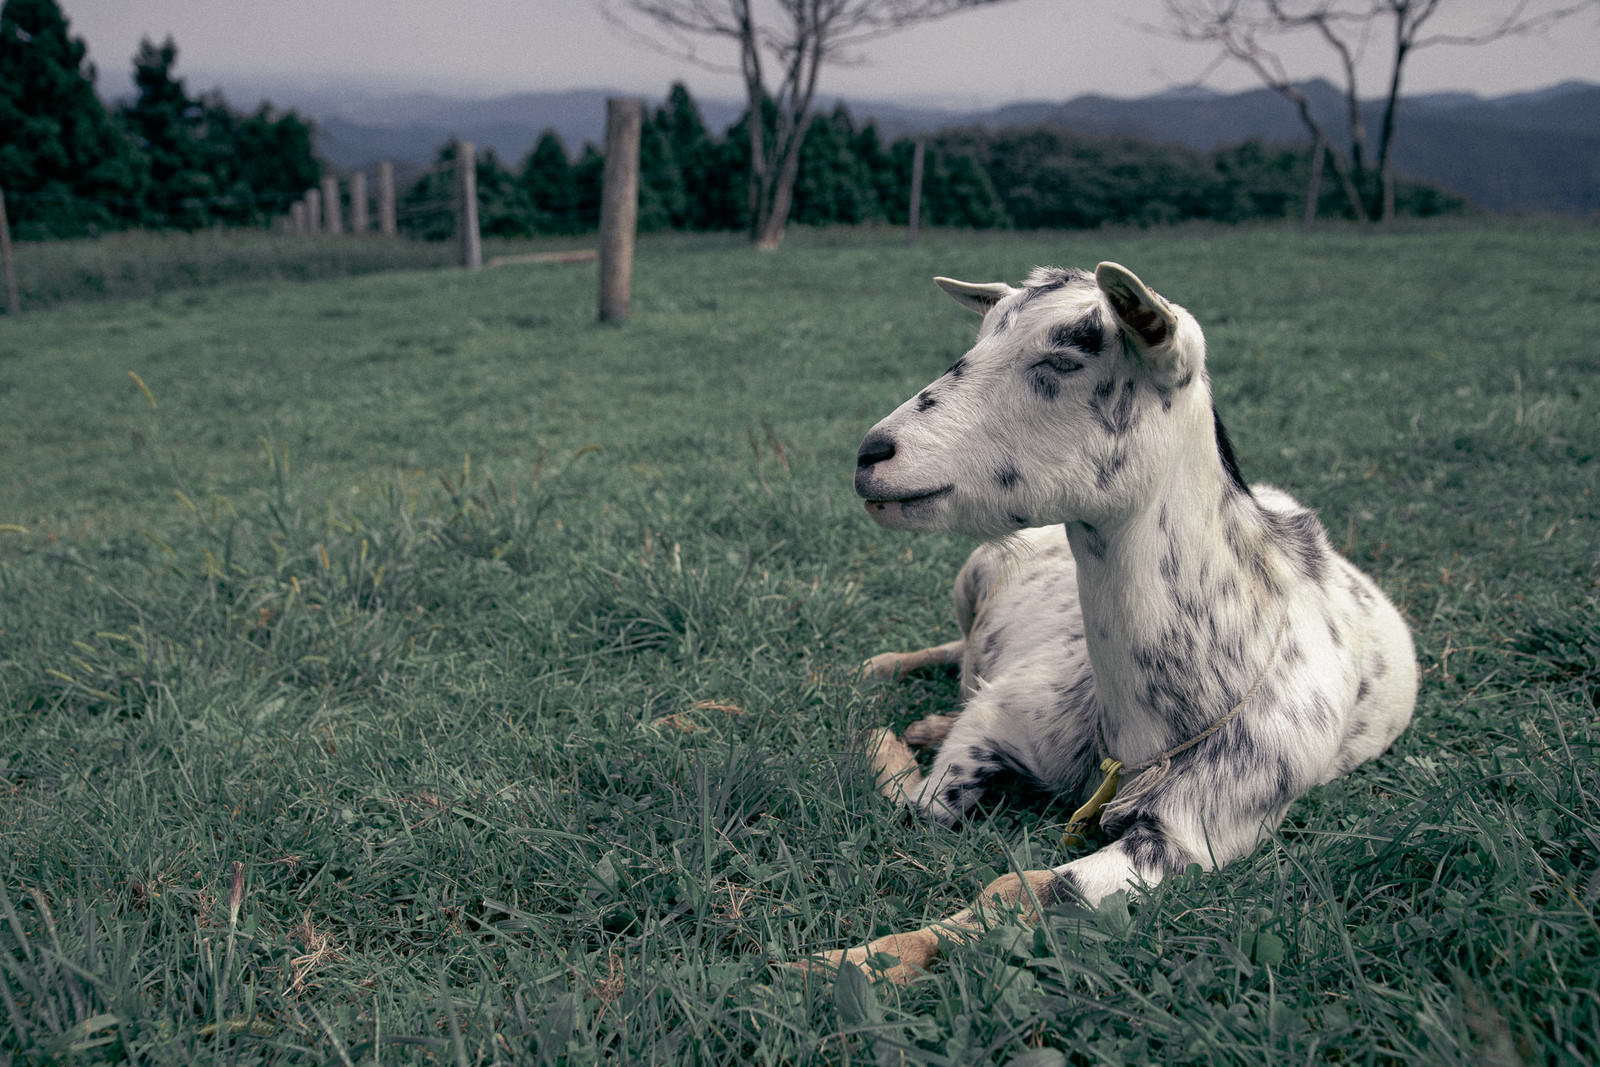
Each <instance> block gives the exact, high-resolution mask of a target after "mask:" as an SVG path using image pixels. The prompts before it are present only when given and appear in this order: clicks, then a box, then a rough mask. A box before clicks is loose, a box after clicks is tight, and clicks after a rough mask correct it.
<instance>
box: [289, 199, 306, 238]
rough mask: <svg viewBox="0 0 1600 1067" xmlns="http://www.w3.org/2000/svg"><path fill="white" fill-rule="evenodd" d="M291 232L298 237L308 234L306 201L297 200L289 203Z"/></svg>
mask: <svg viewBox="0 0 1600 1067" xmlns="http://www.w3.org/2000/svg"><path fill="white" fill-rule="evenodd" d="M289 232H290V233H292V234H294V235H295V236H297V237H304V236H305V234H306V202H305V201H304V200H296V201H295V202H294V203H292V204H290V205H289Z"/></svg>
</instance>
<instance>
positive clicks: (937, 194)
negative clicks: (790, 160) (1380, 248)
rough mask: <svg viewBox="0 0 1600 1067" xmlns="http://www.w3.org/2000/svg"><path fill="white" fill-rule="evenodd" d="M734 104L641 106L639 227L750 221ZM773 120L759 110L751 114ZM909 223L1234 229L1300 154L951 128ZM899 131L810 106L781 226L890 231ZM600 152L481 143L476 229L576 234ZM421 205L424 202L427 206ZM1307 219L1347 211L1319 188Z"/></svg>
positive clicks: (1410, 192) (1298, 196)
mask: <svg viewBox="0 0 1600 1067" xmlns="http://www.w3.org/2000/svg"><path fill="white" fill-rule="evenodd" d="M749 122H750V113H749V112H748V111H747V112H746V113H745V115H744V116H743V117H742V118H740V119H739V121H738V122H736V123H735V124H734V125H732V126H730V127H729V128H728V129H727V130H726V131H725V132H724V134H723V135H722V136H721V137H718V136H716V135H714V134H713V133H712V132H711V131H709V130H708V129H707V128H706V125H705V123H704V121H703V120H702V118H701V115H700V110H699V108H698V106H697V105H696V104H695V102H694V99H693V97H692V96H691V95H690V93H689V90H688V89H687V88H686V87H685V86H683V85H682V84H681V83H680V84H676V85H674V86H673V87H672V89H671V91H670V92H669V93H668V94H667V99H666V101H665V103H663V104H662V105H661V106H660V107H659V108H656V109H655V110H654V111H647V113H646V116H645V121H644V123H643V126H642V128H641V131H640V141H639V170H640V174H639V229H640V230H641V231H642V232H647V233H649V232H658V231H665V230H693V231H710V230H732V231H741V230H748V229H749V228H750V224H751V219H750V217H749V212H750V201H749V197H748V196H747V195H746V174H747V172H748V169H749V165H750V162H749V147H748V146H749V144H750V133H749ZM766 122H767V123H768V124H770V123H772V122H773V115H772V113H771V109H768V114H767V116H766ZM925 143H926V152H925V164H924V174H923V185H922V200H921V211H920V219H921V222H922V224H923V225H929V226H953V227H965V228H972V229H995V228H1001V229H1004V228H1016V229H1084V228H1094V227H1099V226H1112V225H1133V226H1156V225H1168V224H1172V223H1178V222H1188V221H1196V220H1209V221H1214V222H1220V223H1237V222H1245V221H1251V220H1262V219H1283V218H1288V217H1295V218H1298V217H1300V214H1301V212H1302V211H1303V209H1304V206H1305V200H1306V196H1307V192H1306V190H1307V187H1308V184H1309V180H1310V172H1311V167H1312V158H1311V153H1310V152H1308V151H1307V150H1305V149H1303V148H1293V147H1284V146H1273V145H1267V144H1263V143H1261V142H1258V141H1249V142H1245V143H1243V144H1239V145H1234V146H1231V147H1228V148H1223V149H1219V150H1217V151H1215V152H1209V153H1207V152H1197V151H1192V150H1190V149H1186V148H1183V147H1179V146H1173V145H1157V144H1152V143H1149V142H1146V141H1140V140H1136V139H1134V138H1106V137H1093V136H1087V135H1081V134H1075V133H1072V132H1070V131H1067V130H1062V129H1056V128H1053V127H1019V128H1010V129H1001V130H988V129H982V128H960V129H950V130H944V131H941V132H939V133H937V134H933V135H931V136H929V137H927V138H925ZM915 146H916V142H915V139H913V138H910V137H901V138H898V139H896V140H894V141H892V142H890V141H886V140H885V139H884V138H883V136H882V135H881V134H880V133H879V132H878V128H877V125H876V124H875V123H873V122H871V121H867V122H864V123H859V124H858V123H857V122H856V121H855V119H854V118H853V117H852V116H851V114H850V111H849V109H848V108H847V107H846V106H845V105H843V104H840V105H838V106H836V107H835V108H834V109H833V110H832V111H831V112H825V113H819V114H817V115H815V116H814V117H813V118H812V120H811V124H810V127H809V129H808V130H807V131H806V136H805V140H804V142H803V143H802V145H801V148H800V164H799V171H798V174H797V177H796V181H795V187H794V204H793V208H792V210H791V213H790V216H789V221H790V222H792V223H798V224H800V225H809V226H827V225H870V224H886V225H905V224H906V222H907V219H908V215H909V212H910V184H911V168H912V155H913V152H914V151H915ZM453 152H454V150H453V148H452V146H450V145H448V144H447V145H445V146H444V147H442V148H440V149H439V152H438V155H437V157H436V161H435V162H436V165H435V167H434V168H433V169H432V170H430V171H429V172H428V173H427V174H424V175H423V176H422V177H421V178H420V179H418V180H417V181H416V182H415V183H414V184H413V185H411V187H410V188H409V189H408V190H407V192H406V193H405V195H404V197H403V199H402V209H401V223H400V225H401V229H402V230H405V231H406V232H409V233H411V234H412V235H413V236H417V237H424V238H436V239H442V238H445V237H448V236H449V235H450V233H451V225H452V221H451V217H450V215H449V213H448V211H446V210H444V207H443V205H445V204H446V203H447V201H448V199H449V196H450V181H451V177H450V175H451V166H450V165H451V164H452V162H453V158H454V155H453ZM604 168H605V158H604V156H603V154H602V153H601V151H600V150H599V149H598V148H596V147H595V146H594V145H593V144H585V145H584V146H583V148H582V149H581V150H580V151H579V152H578V153H577V155H576V156H575V157H574V156H571V155H570V154H569V153H568V150H567V148H566V146H565V145H564V144H563V143H562V140H561V138H560V136H559V135H557V134H556V133H555V132H554V131H551V130H547V131H545V132H544V133H543V134H542V135H541V136H540V137H539V139H538V142H537V143H536V144H535V145H534V147H533V149H532V150H531V151H530V152H529V153H528V154H527V155H526V156H525V157H524V159H523V160H522V162H521V164H520V166H518V167H516V168H513V167H511V166H508V165H507V164H506V162H505V161H503V160H502V159H501V158H500V157H499V156H498V155H497V154H496V153H495V152H494V151H493V150H492V149H489V150H483V151H480V152H479V153H478V157H477V183H478V217H479V226H480V228H481V230H482V232H483V233H484V234H485V235H486V236H501V237H517V236H533V235H557V234H576V233H584V232H588V231H591V230H593V229H595V228H596V227H597V226H598V224H599V217H600V182H601V177H602V174H603V172H604ZM1396 189H1397V191H1396V210H1397V211H1398V212H1399V213H1400V214H1405V215H1413V216H1431V215H1442V214H1459V213H1462V212H1465V211H1467V210H1469V205H1468V204H1467V203H1466V202H1465V201H1464V200H1462V199H1461V198H1459V197H1456V196H1453V195H1451V194H1449V193H1447V192H1445V191H1443V190H1440V189H1438V188H1436V187H1432V186H1428V185H1422V184H1416V183H1409V182H1400V183H1398V184H1397V187H1396ZM430 206H437V207H438V210H429V208H430ZM1317 207H1318V214H1319V216H1321V217H1324V218H1349V217H1353V213H1352V211H1351V209H1350V205H1349V204H1348V203H1346V202H1345V200H1344V198H1343V195H1342V192H1341V190H1340V189H1339V188H1338V187H1336V186H1335V185H1334V184H1333V183H1331V182H1330V183H1328V184H1327V187H1326V188H1325V189H1323V190H1322V191H1321V195H1320V196H1319V203H1318V205H1317Z"/></svg>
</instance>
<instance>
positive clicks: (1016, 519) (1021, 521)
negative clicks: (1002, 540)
mask: <svg viewBox="0 0 1600 1067" xmlns="http://www.w3.org/2000/svg"><path fill="white" fill-rule="evenodd" d="M1011 521H1012V522H1013V523H1015V524H1016V525H1017V526H1019V527H1020V526H1027V525H1029V524H1030V523H1031V522H1032V521H1033V520H1032V519H1030V518H1028V516H1026V515H1018V514H1016V513H1015V512H1013V513H1012V515H1011Z"/></svg>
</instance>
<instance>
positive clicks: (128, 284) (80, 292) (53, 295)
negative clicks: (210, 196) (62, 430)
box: [0, 230, 594, 313]
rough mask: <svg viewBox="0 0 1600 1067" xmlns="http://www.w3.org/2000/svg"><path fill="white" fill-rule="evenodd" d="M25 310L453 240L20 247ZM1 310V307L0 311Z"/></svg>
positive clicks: (350, 260) (353, 264)
mask: <svg viewBox="0 0 1600 1067" xmlns="http://www.w3.org/2000/svg"><path fill="white" fill-rule="evenodd" d="M585 244H587V245H589V246H591V247H592V246H593V244H594V237H593V235H592V234H591V235H588V236H587V237H586V238H585V237H575V238H555V239H546V240H540V241H538V242H530V241H513V240H497V239H491V240H489V241H488V242H487V243H486V248H485V254H486V256H488V257H493V256H497V255H507V254H514V253H518V252H525V251H529V250H530V249H536V250H540V251H545V250H551V249H558V248H560V249H564V248H571V247H577V246H582V245H585ZM14 254H15V257H16V276H17V289H18V294H19V298H20V300H21V303H22V308H23V310H24V311H25V312H26V311H37V310H38V309H40V308H46V307H54V306H57V305H60V304H69V303H81V302H83V301H90V300H124V299H128V298H130V297H150V296H154V295H156V294H160V293H173V292H175V291H178V290H183V289H196V288H209V287H212V286H216V285H220V284H224V283H227V282H238V281H263V280H269V279H270V280H280V281H312V280H316V279H323V278H342V277H346V276H349V275H358V274H372V273H376V272H379V271H391V270H422V269H427V268H430V267H443V266H447V265H451V264H454V263H456V262H459V259H458V257H459V255H460V253H459V251H458V249H457V248H456V245H455V244H454V243H453V242H451V241H411V240H398V241H395V240H383V239H381V238H379V237H377V236H376V235H373V236H370V237H362V238H355V237H351V236H349V235H346V236H343V237H327V236H321V237H291V236H287V235H284V234H279V233H272V232H268V231H265V230H201V231H198V232H195V233H181V232H177V231H168V232H161V233H153V232H144V231H130V232H126V233H114V234H108V235H106V236H103V237H94V238H85V239H83V240H75V241H25V242H19V243H18V244H16V245H15V246H14ZM3 311H4V309H3V308H0V313H3Z"/></svg>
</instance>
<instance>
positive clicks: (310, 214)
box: [306, 189, 322, 236]
mask: <svg viewBox="0 0 1600 1067" xmlns="http://www.w3.org/2000/svg"><path fill="white" fill-rule="evenodd" d="M306 232H307V233H309V234H311V235H312V236H316V235H317V234H319V233H321V232H322V192H321V190H318V189H307V190H306Z"/></svg>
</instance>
